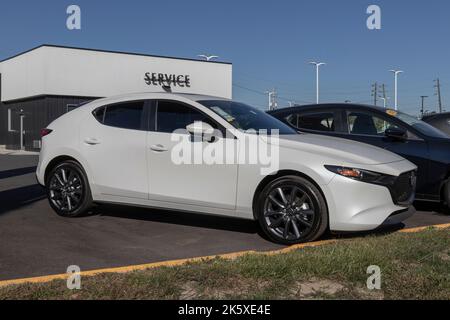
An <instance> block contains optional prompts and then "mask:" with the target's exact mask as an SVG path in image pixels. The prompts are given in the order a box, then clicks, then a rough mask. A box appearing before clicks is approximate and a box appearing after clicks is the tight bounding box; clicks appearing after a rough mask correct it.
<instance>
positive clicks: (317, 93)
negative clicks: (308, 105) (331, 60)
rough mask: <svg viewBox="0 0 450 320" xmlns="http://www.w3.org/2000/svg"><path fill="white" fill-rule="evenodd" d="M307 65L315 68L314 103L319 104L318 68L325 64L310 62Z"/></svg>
mask: <svg viewBox="0 0 450 320" xmlns="http://www.w3.org/2000/svg"><path fill="white" fill-rule="evenodd" d="M309 64H312V65H315V66H316V103H317V104H319V68H320V66H323V65H326V63H324V62H314V61H311V62H310V63H309Z"/></svg>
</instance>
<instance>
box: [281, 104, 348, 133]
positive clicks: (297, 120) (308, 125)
mask: <svg viewBox="0 0 450 320" xmlns="http://www.w3.org/2000/svg"><path fill="white" fill-rule="evenodd" d="M340 117H341V114H340V112H338V110H336V109H320V110H315V109H308V110H297V111H294V112H292V113H289V114H286V115H284V116H283V119H282V120H283V121H284V122H285V123H287V124H289V125H290V126H291V127H293V128H295V129H297V130H299V131H302V132H308V133H314V134H323V135H329V136H336V134H338V133H339V132H341V131H342V125H341V124H342V121H341V118H340Z"/></svg>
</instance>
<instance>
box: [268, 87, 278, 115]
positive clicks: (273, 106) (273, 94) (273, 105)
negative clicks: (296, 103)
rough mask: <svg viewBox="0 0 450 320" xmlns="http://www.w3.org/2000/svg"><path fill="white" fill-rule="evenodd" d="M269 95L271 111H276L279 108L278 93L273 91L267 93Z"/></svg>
mask: <svg viewBox="0 0 450 320" xmlns="http://www.w3.org/2000/svg"><path fill="white" fill-rule="evenodd" d="M266 93H267V94H268V95H269V110H275V109H276V108H277V107H278V103H277V91H276V90H275V89H272V90H270V91H266Z"/></svg>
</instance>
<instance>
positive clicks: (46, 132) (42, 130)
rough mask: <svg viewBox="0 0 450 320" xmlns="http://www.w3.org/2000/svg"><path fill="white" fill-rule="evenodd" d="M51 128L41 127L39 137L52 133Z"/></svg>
mask: <svg viewBox="0 0 450 320" xmlns="http://www.w3.org/2000/svg"><path fill="white" fill-rule="evenodd" d="M52 131H53V130H51V129H41V138H43V137H45V136H47V135H49V134H50V133H52Z"/></svg>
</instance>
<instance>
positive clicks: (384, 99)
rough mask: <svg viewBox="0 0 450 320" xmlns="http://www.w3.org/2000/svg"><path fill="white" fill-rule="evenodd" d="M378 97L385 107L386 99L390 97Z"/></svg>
mask: <svg viewBox="0 0 450 320" xmlns="http://www.w3.org/2000/svg"><path fill="white" fill-rule="evenodd" d="M380 99H381V100H383V106H384V108H385V109H386V106H387V100H389V99H390V98H389V97H386V98H385V97H380Z"/></svg>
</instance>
